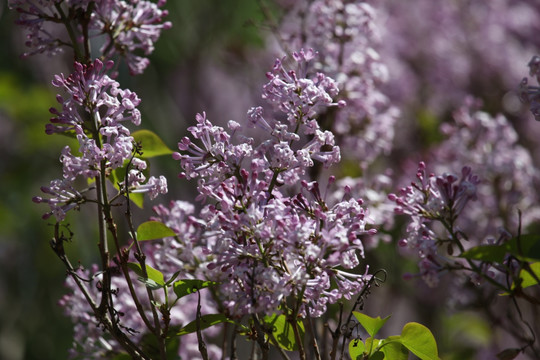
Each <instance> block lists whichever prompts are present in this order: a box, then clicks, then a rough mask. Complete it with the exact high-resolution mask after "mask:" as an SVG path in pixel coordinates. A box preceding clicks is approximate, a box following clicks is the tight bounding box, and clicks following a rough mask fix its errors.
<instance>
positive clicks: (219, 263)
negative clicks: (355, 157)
mask: <svg viewBox="0 0 540 360" xmlns="http://www.w3.org/2000/svg"><path fill="white" fill-rule="evenodd" d="M313 56H314V53H313V52H312V51H311V50H310V51H307V52H304V51H300V52H298V53H294V54H293V58H294V60H295V61H296V62H297V64H298V68H300V69H302V68H305V67H306V65H307V62H308V61H310V60H311V59H312V58H313ZM300 74H301V71H300V72H297V71H294V70H289V71H287V70H285V68H284V66H283V59H278V60H276V63H275V65H274V67H273V69H272V71H271V72H269V73H268V74H267V77H268V79H269V82H268V83H267V84H266V85H265V86H264V91H263V98H265V99H266V100H267V101H268V102H269V103H271V104H273V105H274V106H275V108H276V109H277V110H278V112H281V113H282V116H283V118H284V121H280V120H278V119H279V118H280V116H275V117H271V116H266V115H264V116H263V113H264V111H263V109H262V108H260V107H257V108H252V109H250V110H249V112H248V118H249V122H250V124H251V125H252V126H256V127H259V128H261V129H263V130H264V131H265V133H266V139H265V140H264V141H262V142H261V143H260V144H259V145H257V146H256V145H255V143H254V140H253V139H251V138H248V137H246V136H245V135H244V134H242V133H241V130H242V128H241V127H240V125H239V124H237V123H236V122H229V130H230V131H231V133H232V134H229V133H228V132H227V131H226V130H225V129H223V128H221V127H217V126H215V125H213V124H212V123H211V122H210V121H209V120H208V119H207V118H206V116H205V115H204V114H203V115H198V116H197V125H196V126H193V127H191V128H190V129H189V131H190V132H191V133H192V136H193V138H194V140H191V139H189V138H184V139H183V140H182V141H181V142H180V143H179V144H178V146H179V149H180V150H181V151H180V152H179V153H176V154H175V155H174V157H175V158H176V159H177V160H180V162H181V166H182V168H183V170H184V172H183V173H182V174H181V176H182V177H187V178H198V192H199V194H200V195H199V200H201V201H203V202H204V203H205V204H206V205H205V207H204V208H203V209H202V211H201V213H200V219H199V220H197V221H195V220H194V219H192V220H191V223H192V224H194V225H196V226H194V227H193V228H194V229H195V228H197V227H198V226H200V225H198V224H204V232H203V233H201V234H200V235H199V239H198V243H199V246H202V247H203V248H205V250H204V254H205V255H206V257H205V261H206V262H207V268H208V270H207V271H206V273H205V276H206V277H207V278H209V279H211V280H214V281H218V282H220V283H221V286H220V293H221V296H222V297H223V302H224V305H225V306H226V308H227V310H228V313H229V314H230V315H233V316H242V315H246V314H254V313H263V314H270V313H273V312H278V311H280V310H279V309H280V307H281V306H282V305H285V304H286V303H287V299H291V298H293V299H297V301H298V304H297V306H298V308H297V309H296V311H297V312H298V313H299V314H301V315H303V316H305V315H307V314H308V313H309V314H310V315H312V316H320V315H321V314H322V313H323V312H324V311H325V309H326V305H327V304H328V303H334V302H335V301H337V300H338V299H339V298H342V297H344V298H347V299H350V298H351V297H352V296H353V295H354V294H356V293H358V292H359V291H360V289H361V288H362V287H363V286H364V285H365V281H366V280H367V279H369V275H367V274H364V273H362V274H357V273H355V272H354V271H348V270H352V269H354V268H356V267H357V266H358V265H359V256H363V245H362V242H361V240H360V238H361V237H362V236H364V235H369V234H373V233H374V230H368V229H366V224H367V218H366V210H365V209H364V208H363V207H362V201H361V200H356V199H352V198H346V199H342V200H340V201H337V202H336V203H335V204H334V205H332V206H331V205H329V204H327V203H326V200H325V196H326V191H325V192H324V194H321V192H320V190H319V184H318V183H317V182H308V181H306V180H304V175H305V173H306V170H307V169H308V168H309V167H311V166H313V164H314V160H315V161H320V162H322V163H323V164H324V165H325V166H330V165H332V164H334V163H336V162H338V161H339V159H340V152H339V147H337V146H336V145H335V143H334V137H333V134H332V133H331V132H329V131H322V130H321V129H320V128H319V125H318V124H317V121H316V120H315V116H316V115H317V114H318V112H319V111H321V110H324V108H325V107H328V106H338V105H344V104H341V103H340V104H338V103H334V102H333V101H332V97H333V96H335V95H336V94H337V86H336V84H335V82H334V81H333V80H332V79H331V78H328V77H326V76H325V75H323V74H322V73H318V74H317V75H316V76H315V77H314V78H309V77H303V76H302V75H300ZM235 137H236V138H237V139H238V140H239V143H238V144H234V143H233V140H234V138H235ZM197 142H200V143H201V144H202V147H201V146H199V145H197ZM299 144H303V146H300V145H299ZM333 182H334V178H333V177H331V178H330V179H329V186H330V185H331V184H332V183H333ZM298 184H299V185H300V189H298V187H297V186H298ZM295 193H296V194H295ZM288 194H295V195H288ZM194 241H197V240H196V239H195V240H194Z"/></svg>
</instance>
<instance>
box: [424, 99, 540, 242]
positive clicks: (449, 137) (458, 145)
mask: <svg viewBox="0 0 540 360" xmlns="http://www.w3.org/2000/svg"><path fill="white" fill-rule="evenodd" d="M479 107H480V104H479V103H477V102H475V101H474V100H472V99H467V100H466V101H465V104H464V105H463V106H462V107H461V108H460V109H458V110H457V111H455V112H454V114H453V120H454V121H453V122H449V123H445V124H443V125H442V126H441V132H442V133H443V134H444V135H445V136H446V139H445V140H444V141H443V142H442V143H441V144H439V145H438V146H437V147H436V148H435V149H433V160H435V159H436V160H437V161H434V164H435V171H437V172H445V171H450V169H452V168H456V167H458V166H460V165H462V164H467V165H468V166H470V167H472V168H474V169H475V171H476V173H477V174H478V176H479V177H480V178H481V179H482V180H483V181H482V183H481V184H480V185H479V186H478V189H477V192H478V199H479V201H477V202H475V203H474V204H471V206H470V209H469V210H468V212H467V216H466V217H465V218H463V219H462V221H461V224H460V227H461V230H462V231H464V232H465V233H467V234H468V235H469V238H470V241H471V242H473V243H475V244H477V245H480V244H481V243H482V242H484V241H486V240H487V239H488V238H492V237H495V238H496V237H497V236H498V235H495V234H493V232H494V231H495V230H496V229H501V231H505V232H510V233H514V234H515V233H517V229H518V226H519V216H518V211H519V210H521V211H522V213H523V216H522V218H521V226H522V227H523V229H527V227H528V226H529V225H531V224H532V223H533V222H535V221H538V219H540V206H539V205H538V204H539V203H540V202H539V201H540V198H539V195H538V191H537V189H538V185H539V184H540V171H539V169H538V168H537V167H536V166H535V164H534V162H533V159H532V156H531V153H530V151H529V150H528V149H527V148H525V147H524V146H522V145H520V141H519V137H518V134H517V132H516V130H515V129H514V127H513V126H512V124H511V123H510V122H509V121H508V119H506V117H504V116H503V115H500V114H499V115H497V116H491V115H489V114H488V113H486V112H483V111H480V110H479ZM503 229H504V230H503Z"/></svg>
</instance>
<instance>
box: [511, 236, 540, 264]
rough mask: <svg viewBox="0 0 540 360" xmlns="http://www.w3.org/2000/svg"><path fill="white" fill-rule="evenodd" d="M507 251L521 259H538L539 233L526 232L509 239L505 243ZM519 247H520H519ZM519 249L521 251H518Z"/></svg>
mask: <svg viewBox="0 0 540 360" xmlns="http://www.w3.org/2000/svg"><path fill="white" fill-rule="evenodd" d="M505 245H506V246H507V247H508V252H509V253H511V254H512V255H514V256H515V257H517V258H518V259H520V260H523V261H535V260H540V235H539V234H528V235H521V236H520V237H519V246H518V238H517V237H514V238H512V239H510V240H509V241H508V242H507V243H506V244H505ZM520 247H521V249H520ZM520 250H521V251H520Z"/></svg>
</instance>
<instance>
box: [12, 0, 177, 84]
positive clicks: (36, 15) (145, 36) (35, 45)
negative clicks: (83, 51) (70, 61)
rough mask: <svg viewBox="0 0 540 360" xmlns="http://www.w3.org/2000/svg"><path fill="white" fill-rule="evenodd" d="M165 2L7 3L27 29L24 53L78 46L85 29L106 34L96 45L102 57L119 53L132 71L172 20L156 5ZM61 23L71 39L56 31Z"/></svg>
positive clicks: (141, 64) (92, 33)
mask: <svg viewBox="0 0 540 360" xmlns="http://www.w3.org/2000/svg"><path fill="white" fill-rule="evenodd" d="M165 3H166V0H159V1H158V3H157V4H156V3H153V2H151V1H146V0H132V1H129V2H126V1H121V0H94V1H92V0H67V1H60V0H36V1H32V0H9V6H10V8H13V9H15V10H16V11H17V12H18V13H19V14H20V15H19V19H18V20H17V23H18V24H19V25H22V26H25V27H26V29H27V33H28V34H27V37H26V38H27V41H26V45H27V46H28V47H29V48H30V49H31V50H30V51H29V52H27V53H25V54H24V56H29V55H33V54H37V53H47V54H48V55H55V54H57V53H58V52H61V51H62V47H63V46H66V45H68V44H69V45H71V46H73V47H78V46H80V45H81V42H82V41H84V34H85V33H87V32H88V34H89V37H90V38H96V37H102V36H104V37H105V38H106V40H105V41H104V44H103V45H102V47H101V49H100V53H101V55H102V57H103V58H106V59H112V58H115V57H117V56H119V57H122V58H124V59H125V61H126V63H127V65H128V67H129V70H130V73H131V74H133V75H137V74H141V73H142V72H143V71H144V69H145V68H146V67H147V66H148V64H149V60H148V59H147V58H145V57H143V56H141V55H145V56H148V55H150V54H151V53H152V52H153V51H154V43H155V42H156V41H157V40H158V38H159V36H160V35H161V31H162V30H164V29H169V28H171V26H172V24H171V23H170V22H168V21H167V22H163V18H164V17H166V16H167V14H168V12H167V10H163V9H161V8H162V7H163V6H164V5H165ZM87 12H90V16H89V17H90V20H89V21H87V20H86V16H87V14H86V13H87ZM79 17H82V18H79ZM60 26H68V27H69V31H72V32H73V34H72V35H73V37H72V39H74V38H76V40H75V41H76V43H75V44H73V43H71V41H73V40H72V39H70V40H68V39H63V38H59V37H58V36H57V35H56V33H57V30H58V29H60ZM83 26H87V28H83ZM87 55H88V54H87Z"/></svg>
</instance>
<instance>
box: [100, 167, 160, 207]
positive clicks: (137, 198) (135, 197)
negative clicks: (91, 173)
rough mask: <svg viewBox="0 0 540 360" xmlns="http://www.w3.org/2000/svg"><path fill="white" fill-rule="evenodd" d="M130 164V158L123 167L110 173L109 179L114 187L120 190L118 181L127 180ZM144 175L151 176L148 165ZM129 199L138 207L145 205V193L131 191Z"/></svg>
mask: <svg viewBox="0 0 540 360" xmlns="http://www.w3.org/2000/svg"><path fill="white" fill-rule="evenodd" d="M128 164H129V160H126V161H125V162H124V165H122V167H119V168H116V169H114V170H113V171H112V172H111V175H109V181H110V182H111V183H112V184H113V185H114V188H115V189H116V190H118V191H120V187H119V186H118V183H121V182H124V181H125V180H126V171H127V167H128ZM142 173H143V175H144V176H145V177H146V178H148V177H149V176H150V168H149V167H147V168H146V169H144V170H143V172H142ZM129 200H131V201H132V202H133V203H134V204H135V205H137V207H139V208H141V209H142V208H143V205H144V194H143V193H129Z"/></svg>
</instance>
